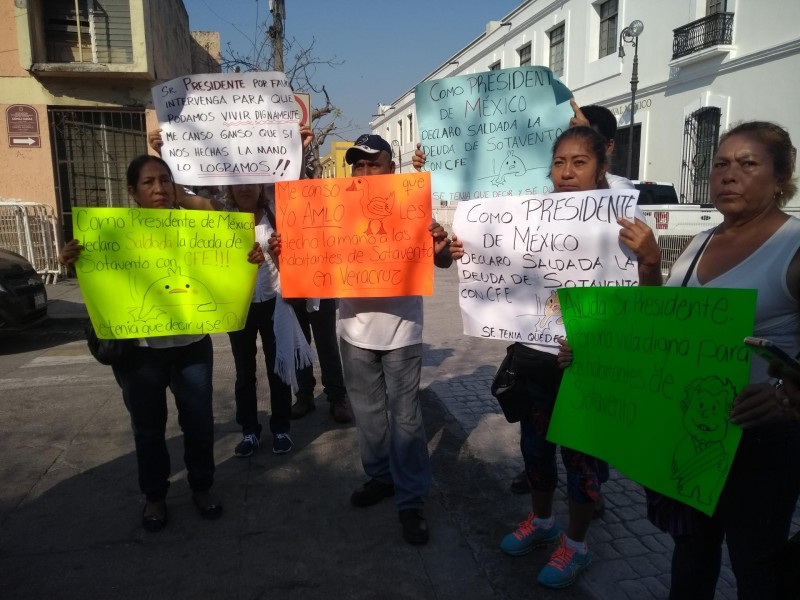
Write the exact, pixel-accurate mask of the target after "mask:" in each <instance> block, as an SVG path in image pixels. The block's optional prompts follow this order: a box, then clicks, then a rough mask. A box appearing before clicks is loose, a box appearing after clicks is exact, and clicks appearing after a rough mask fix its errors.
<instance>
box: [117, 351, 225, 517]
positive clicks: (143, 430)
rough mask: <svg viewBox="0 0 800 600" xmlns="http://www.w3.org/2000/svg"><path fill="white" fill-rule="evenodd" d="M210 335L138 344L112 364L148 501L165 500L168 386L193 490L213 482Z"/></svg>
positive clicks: (140, 480) (168, 461)
mask: <svg viewBox="0 0 800 600" xmlns="http://www.w3.org/2000/svg"><path fill="white" fill-rule="evenodd" d="M213 361H214V352H213V348H212V345H211V338H209V337H208V336H205V337H204V338H203V339H201V340H199V341H197V342H195V343H193V344H189V345H188V346H180V347H177V348H163V349H159V348H139V347H137V348H134V349H133V352H132V356H131V358H130V360H127V361H126V362H125V363H124V364H121V365H114V366H113V367H112V368H113V371H114V377H115V378H116V380H117V383H118V384H119V386H120V388H122V399H123V401H124V402H125V406H126V408H127V409H128V412H129V413H130V416H131V427H132V428H133V439H134V442H135V444H136V461H137V464H138V468H139V489H140V490H141V491H142V493H143V494H144V495H145V496H146V497H147V500H148V501H150V502H157V501H159V500H163V499H164V498H165V497H166V495H167V489H168V488H169V475H170V460H169V453H168V452H167V442H166V427H167V387H169V389H170V390H172V393H173V395H174V396H175V406H176V407H177V408H178V423H179V424H180V426H181V431H183V449H184V454H183V459H184V462H185V463H186V472H187V477H186V478H187V479H188V481H189V486H190V487H191V488H192V491H194V492H202V491H205V490H208V489H209V488H210V487H211V485H212V484H213V483H214V411H213V408H212V386H211V372H212V370H213Z"/></svg>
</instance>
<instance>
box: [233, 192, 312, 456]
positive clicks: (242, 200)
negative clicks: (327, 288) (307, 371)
mask: <svg viewBox="0 0 800 600" xmlns="http://www.w3.org/2000/svg"><path fill="white" fill-rule="evenodd" d="M270 190H274V186H271V185H262V184H242V185H232V186H230V187H229V188H228V191H227V194H226V197H225V207H226V210H235V211H241V212H249V213H253V215H254V219H255V222H256V230H255V233H256V242H258V243H259V244H262V245H263V246H266V245H267V243H268V241H269V238H270V236H271V235H272V234H273V232H274V231H275V202H274V194H272V193H270ZM301 334H302V332H301V330H300V328H299V325H298V324H297V318H296V316H295V313H294V311H293V310H292V309H291V307H290V306H289V305H287V304H286V303H285V302H284V301H283V299H282V297H281V295H280V279H279V275H278V265H277V263H276V261H275V260H272V259H270V260H266V261H264V263H263V264H261V265H259V268H258V277H257V279H256V286H255V290H254V291H253V300H252V302H251V304H250V310H249V311H248V313H247V321H246V323H245V326H244V328H243V329H241V330H239V331H232V332H230V333H229V334H228V335H229V337H230V340H231V351H232V352H233V360H234V364H235V365H236V386H235V396H236V422H237V423H238V424H239V425H241V427H242V441H241V442H239V444H237V446H236V448H235V449H234V454H235V455H236V456H240V457H247V456H250V455H252V454H253V453H254V452H255V451H256V450H258V447H259V444H260V441H261V424H260V423H259V422H258V397H257V393H256V390H257V377H256V354H257V352H258V349H257V346H256V341H257V337H258V336H259V335H260V336H261V348H262V350H263V351H264V358H265V362H266V367H267V381H268V382H269V402H270V409H271V414H270V419H269V429H270V432H271V433H272V452H273V453H275V454H286V453H288V452H290V451H291V450H292V447H293V442H292V438H291V436H290V434H289V430H290V428H291V425H290V418H291V410H292V387H291V383H292V381H294V380H295V379H294V378H295V376H296V375H295V373H296V371H297V368H299V367H300V366H301V365H296V364H295V353H296V352H298V351H299V352H300V357H301V360H302V361H303V362H305V363H306V364H307V365H309V366H310V364H311V362H310V361H311V350H310V348H309V347H308V344H307V343H298V342H305V339H302V340H300V339H298V338H299V337H300V336H301Z"/></svg>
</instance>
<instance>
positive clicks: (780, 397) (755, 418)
mask: <svg viewBox="0 0 800 600" xmlns="http://www.w3.org/2000/svg"><path fill="white" fill-rule="evenodd" d="M791 389H792V391H793V392H794V396H795V398H797V397H798V396H797V386H794V387H793V388H791ZM797 406H798V405H797V404H793V403H792V401H791V399H790V397H789V396H788V395H787V394H786V392H784V391H783V390H780V389H777V388H776V387H775V386H773V385H770V384H768V383H754V384H751V385H748V386H747V387H745V388H744V389H743V390H742V391H741V392H740V393H739V395H738V396H736V398H734V400H733V410H732V411H731V423H735V424H736V425H740V426H741V427H742V428H743V429H750V428H752V427H758V426H759V425H767V424H769V423H779V422H781V421H788V420H790V419H797V418H799V417H800V415H799V414H798V409H797Z"/></svg>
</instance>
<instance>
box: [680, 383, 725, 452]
mask: <svg viewBox="0 0 800 600" xmlns="http://www.w3.org/2000/svg"><path fill="white" fill-rule="evenodd" d="M726 404H727V403H726V398H725V395H724V394H722V393H717V394H714V393H712V392H710V391H701V392H699V393H697V394H696V395H694V396H693V397H692V398H691V399H690V400H689V401H688V404H687V405H686V409H685V412H684V414H683V426H684V428H685V429H686V431H687V432H689V435H691V436H692V437H693V438H695V439H696V440H697V441H699V442H705V443H708V442H719V441H720V440H722V439H724V438H725V435H726V434H727V433H728V412H729V409H726Z"/></svg>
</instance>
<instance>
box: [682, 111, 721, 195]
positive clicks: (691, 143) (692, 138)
mask: <svg viewBox="0 0 800 600" xmlns="http://www.w3.org/2000/svg"><path fill="white" fill-rule="evenodd" d="M721 116H722V111H721V110H720V109H719V108H717V107H716V106H708V107H706V108H701V109H700V110H696V111H695V112H693V113H692V114H691V115H689V116H688V117H687V118H686V120H685V121H684V122H683V158H682V160H681V202H690V203H694V204H704V203H707V202H709V189H708V178H709V175H710V174H711V162H712V160H713V159H714V153H715V152H716V151H717V146H718V145H719V125H720V118H721Z"/></svg>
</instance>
